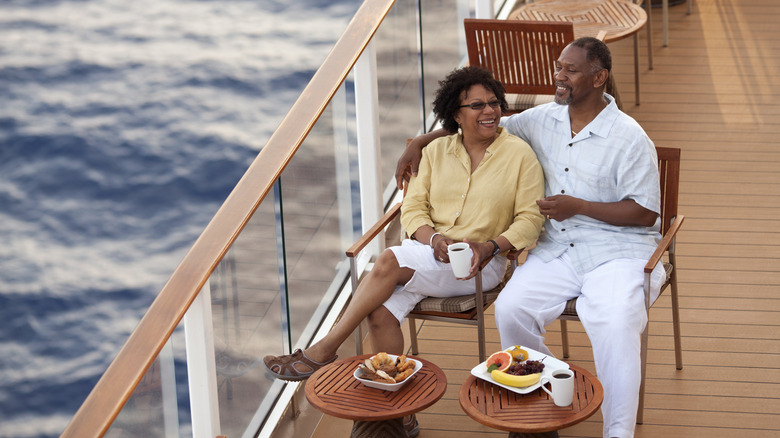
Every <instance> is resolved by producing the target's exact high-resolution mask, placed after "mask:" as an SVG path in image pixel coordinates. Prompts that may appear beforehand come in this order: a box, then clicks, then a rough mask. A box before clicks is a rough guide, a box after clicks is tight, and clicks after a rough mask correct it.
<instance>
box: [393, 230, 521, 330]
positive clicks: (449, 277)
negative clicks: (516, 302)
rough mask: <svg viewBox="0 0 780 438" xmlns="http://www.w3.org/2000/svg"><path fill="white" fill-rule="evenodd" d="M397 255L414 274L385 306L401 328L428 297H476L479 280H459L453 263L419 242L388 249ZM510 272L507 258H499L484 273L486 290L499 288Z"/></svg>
mask: <svg viewBox="0 0 780 438" xmlns="http://www.w3.org/2000/svg"><path fill="white" fill-rule="evenodd" d="M388 249H389V250H390V251H393V254H394V255H395V258H396V260H398V265H400V266H401V267H402V268H409V269H413V270H414V275H412V278H411V280H409V281H408V282H407V283H406V284H405V285H403V286H396V288H395V291H394V292H393V295H391V296H390V298H388V299H387V301H385V303H384V306H385V307H386V308H387V310H389V311H390V313H392V314H393V316H395V317H396V319H397V320H398V323H399V324H403V322H404V320H405V319H406V315H408V314H409V312H411V311H412V309H414V306H416V305H417V303H419V302H420V301H422V300H423V299H424V298H427V297H438V298H448V297H457V296H460V295H469V294H473V293H474V292H475V291H476V281H475V279H473V278H472V279H470V280H458V279H456V278H455V274H453V273H452V267H450V264H449V263H442V262H440V261H438V260H436V259H435V258H434V256H433V248H431V247H430V246H428V245H425V244H422V243H420V242H418V241H416V240H411V239H405V240H404V241H403V242H401V246H393V247H391V248H388ZM505 272H506V258H505V257H501V256H497V257H493V260H491V261H490V263H488V264H487V266H485V268H483V269H482V288H483V290H486V291H487V290H490V289H493V288H494V287H496V286H498V283H499V282H500V281H501V279H502V278H504V273H505Z"/></svg>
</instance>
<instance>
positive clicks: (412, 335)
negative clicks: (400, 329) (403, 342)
mask: <svg viewBox="0 0 780 438" xmlns="http://www.w3.org/2000/svg"><path fill="white" fill-rule="evenodd" d="M407 319H408V320H409V340H410V342H411V344H412V354H413V355H415V356H416V355H418V354H420V350H419V348H417V327H415V323H414V318H407Z"/></svg>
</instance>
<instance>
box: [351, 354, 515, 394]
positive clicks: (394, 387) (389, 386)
mask: <svg viewBox="0 0 780 438" xmlns="http://www.w3.org/2000/svg"><path fill="white" fill-rule="evenodd" d="M529 354H530V353H529ZM388 356H389V357H390V359H392V360H393V362H395V360H396V359H398V356H397V355H395V354H388ZM373 358H374V356H371V359H373ZM407 360H411V361H413V362H414V372H413V373H412V374H411V375H410V376H409V377H407V378H405V379H404V380H403V381H401V382H398V383H382V382H375V381H373V380H365V379H361V378H360V376H362V375H363V370H361V369H360V368H357V369H355V372H354V373H353V374H352V375H353V376H355V378H356V379H357V380H358V381H359V382H360V383H362V384H364V385H366V386H368V387H369V388H376V389H384V390H385V391H391V392H395V391H398V390H399V389H401V388H402V387H403V386H404V385H406V384H407V383H409V381H411V380H412V377H414V375H415V374H417V371H420V368H422V362H420V361H419V360H414V359H412V358H411V357H407Z"/></svg>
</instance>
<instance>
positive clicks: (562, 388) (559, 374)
mask: <svg viewBox="0 0 780 438" xmlns="http://www.w3.org/2000/svg"><path fill="white" fill-rule="evenodd" d="M547 382H549V383H550V387H551V388H552V391H550V390H549V389H547V387H546V386H544V384H545V383H547ZM540 383H541V384H542V389H543V390H544V391H545V392H546V393H548V394H550V395H551V396H552V398H553V403H555V406H569V405H570V404H571V403H572V401H573V400H574V371H572V370H568V369H560V370H555V371H553V372H552V373H550V376H549V377H548V376H544V377H542V378H541V380H540Z"/></svg>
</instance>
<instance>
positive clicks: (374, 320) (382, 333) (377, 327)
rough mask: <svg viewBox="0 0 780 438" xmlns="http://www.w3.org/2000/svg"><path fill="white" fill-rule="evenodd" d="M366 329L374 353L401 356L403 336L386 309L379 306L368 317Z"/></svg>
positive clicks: (398, 325) (395, 320) (399, 327)
mask: <svg viewBox="0 0 780 438" xmlns="http://www.w3.org/2000/svg"><path fill="white" fill-rule="evenodd" d="M368 327H369V335H370V338H371V347H372V348H373V350H374V352H377V353H378V352H380V351H384V352H386V353H390V354H398V355H400V354H403V352H404V334H403V332H402V331H401V325H400V324H399V323H398V319H396V317H395V315H393V314H392V313H391V312H390V311H389V310H387V307H385V306H379V308H377V309H376V310H374V311H373V312H371V314H369V315H368Z"/></svg>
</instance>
